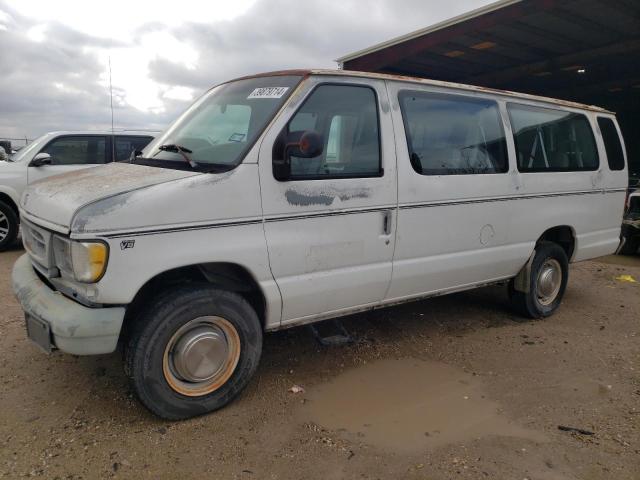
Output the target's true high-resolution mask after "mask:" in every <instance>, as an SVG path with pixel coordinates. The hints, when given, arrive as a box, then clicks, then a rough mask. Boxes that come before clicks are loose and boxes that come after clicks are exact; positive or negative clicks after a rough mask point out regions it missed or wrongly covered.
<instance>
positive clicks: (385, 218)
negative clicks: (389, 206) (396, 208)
mask: <svg viewBox="0 0 640 480" xmlns="http://www.w3.org/2000/svg"><path fill="white" fill-rule="evenodd" d="M382 233H384V234H385V235H391V211H390V210H385V212H384V213H383V214H382Z"/></svg>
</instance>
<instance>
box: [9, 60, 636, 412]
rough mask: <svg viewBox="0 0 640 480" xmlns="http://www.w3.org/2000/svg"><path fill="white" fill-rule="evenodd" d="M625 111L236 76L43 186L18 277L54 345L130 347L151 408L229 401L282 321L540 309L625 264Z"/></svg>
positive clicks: (37, 328)
mask: <svg viewBox="0 0 640 480" xmlns="http://www.w3.org/2000/svg"><path fill="white" fill-rule="evenodd" d="M625 165H626V162H625V154H624V148H623V145H622V138H621V135H620V131H619V128H618V125H617V123H616V119H615V116H614V114H612V113H610V112H607V111H605V110H602V109H600V108H596V107H590V106H585V105H579V104H574V103H569V102H563V101H558V100H551V99H547V98H540V97H534V96H529V95H520V94H515V93H509V92H503V91H495V90H487V89H484V88H478V87H470V86H463V85H458V84H448V83H443V82H436V81H428V80H420V79H409V78H405V77H395V76H389V75H378V74H368V73H358V72H348V71H321V70H319V71H289V72H280V73H269V74H263V75H256V76H252V77H246V78H242V79H239V80H235V81H231V82H227V83H224V84H221V85H218V86H216V87H214V88H213V89H211V90H210V91H208V92H207V93H206V94H205V95H203V96H202V97H201V98H200V99H199V100H197V101H196V102H195V103H194V105H193V106H191V107H190V108H189V109H188V110H187V111H186V112H185V113H184V114H183V115H182V116H181V117H180V118H178V119H177V121H176V122H175V123H174V124H173V125H172V126H171V127H170V128H169V129H168V130H167V131H166V132H165V133H163V134H162V135H160V136H159V137H157V138H156V139H155V140H154V141H153V142H151V143H150V144H149V145H148V146H147V147H146V148H145V150H144V152H143V153H142V155H141V156H140V157H138V158H136V159H135V164H129V163H114V164H111V165H106V166H103V167H101V168H95V169H91V170H85V171H82V172H76V173H72V174H67V175H64V176H59V177H57V178H53V179H50V180H49V181H47V182H40V183H37V184H35V185H32V186H31V187H29V188H28V189H27V190H26V192H25V194H24V196H23V198H22V203H21V214H22V218H23V221H24V226H23V229H24V232H25V233H24V238H25V245H26V248H27V251H28V255H24V256H23V257H21V258H20V259H19V260H18V261H17V263H16V265H15V267H14V271H13V284H14V290H15V292H16V294H17V297H18V299H19V301H20V303H21V305H22V307H23V309H24V311H25V313H26V324H27V329H28V332H29V336H30V337H31V339H33V340H34V341H35V342H36V343H37V344H38V345H40V346H41V347H42V348H43V349H45V350H46V351H51V350H52V349H53V348H58V349H60V350H62V351H65V352H69V353H72V354H76V355H88V354H103V353H109V352H112V351H113V350H114V349H115V348H116V346H117V344H118V342H119V341H120V342H121V344H122V345H123V348H124V354H125V370H126V372H127V374H128V375H129V377H130V379H131V382H132V385H133V388H134V390H135V391H136V393H137V394H138V397H139V398H140V400H141V401H142V403H143V404H144V405H146V406H147V407H148V408H149V409H150V410H151V411H153V412H154V413H156V414H157V415H159V416H161V417H164V418H168V419H182V418H187V417H190V416H193V415H198V414H203V413H206V412H210V411H212V410H215V409H217V408H220V407H222V406H223V405H225V404H227V403H228V402H230V401H231V400H232V399H233V398H234V397H235V396H236V395H238V393H239V392H240V391H241V390H242V389H243V388H244V387H245V385H246V384H247V382H248V381H249V379H250V378H251V376H252V375H253V373H254V371H255V369H256V367H257V365H258V361H259V358H260V354H261V349H262V338H263V333H264V332H265V331H273V330H278V329H282V328H286V327H292V326H296V325H302V324H305V323H309V322H315V321H319V320H323V319H327V318H332V317H338V316H341V315H346V314H351V313H354V312H360V311H365V310H369V309H373V308H378V307H383V306H387V305H393V304H397V303H400V302H404V301H409V300H414V299H419V298H424V297H428V296H431V295H440V294H444V293H449V292H457V291H461V290H466V289H471V288H474V287H478V286H483V285H487V284H492V283H501V282H504V283H507V282H509V284H510V293H511V297H512V300H513V303H514V305H515V307H516V308H517V309H518V311H519V312H521V313H522V314H523V315H525V316H527V317H532V318H541V317H546V316H549V315H551V314H552V313H553V312H554V311H555V310H556V309H557V308H558V307H559V305H560V302H561V300H562V297H563V294H564V291H565V288H566V286H567V278H568V273H569V270H568V264H569V262H577V261H580V260H586V259H589V258H594V257H598V256H601V255H607V254H610V253H613V252H614V251H615V250H616V248H617V247H618V244H619V240H620V225H621V221H622V213H623V208H624V201H625V190H626V187H627V172H626V166H625Z"/></svg>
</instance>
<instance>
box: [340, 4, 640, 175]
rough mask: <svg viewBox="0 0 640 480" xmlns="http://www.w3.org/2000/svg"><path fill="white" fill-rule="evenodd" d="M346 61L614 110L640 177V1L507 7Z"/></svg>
mask: <svg viewBox="0 0 640 480" xmlns="http://www.w3.org/2000/svg"><path fill="white" fill-rule="evenodd" d="M337 61H338V62H339V63H340V64H341V66H342V68H344V69H345V70H363V71H368V72H384V73H393V74H402V75H412V76H418V77H426V78H432V79H437V80H447V81H454V82H460V83H468V84H472V85H482V86H487V87H493V88H501V89H506V90H514V91H518V92H525V93H534V94H540V95H545V96H550V97H555V98H561V99H567V100H576V101H579V102H582V103H588V104H592V105H598V106H602V107H605V108H607V109H609V110H612V111H615V112H617V114H618V119H619V122H620V125H621V128H622V130H623V133H624V136H625V141H626V143H627V153H628V157H629V163H630V169H629V170H630V173H631V174H632V175H635V176H636V177H637V176H640V131H639V129H638V125H639V124H640V1H638V0H502V1H499V2H496V3H493V4H491V5H488V6H486V7H483V8H480V9H478V10H474V11H472V12H469V13H467V14H465V15H462V16H459V17H456V18H453V19H451V20H447V21H445V22H442V23H439V24H437V25H433V26H431V27H428V28H425V29H422V30H418V31H416V32H413V33H409V34H407V35H404V36H402V37H398V38H395V39H392V40H389V41H387V42H384V43H381V44H379V45H374V46H372V47H370V48H367V49H365V50H361V51H359V52H355V53H352V54H349V55H346V56H344V57H342V58H339V59H338V60H337Z"/></svg>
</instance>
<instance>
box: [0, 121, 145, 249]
mask: <svg viewBox="0 0 640 480" xmlns="http://www.w3.org/2000/svg"><path fill="white" fill-rule="evenodd" d="M153 136H154V133H150V132H139V131H129V130H116V131H111V130H109V131H66V132H50V133H46V134H44V135H42V136H41V137H39V138H38V139H37V140H34V141H33V142H31V143H30V144H29V145H26V146H25V147H23V148H21V149H20V150H18V151H17V152H15V153H13V154H11V155H9V156H8V159H7V160H6V161H3V162H0V251H3V250H6V249H7V248H9V247H10V246H11V245H12V244H13V242H14V240H15V239H16V236H17V235H18V225H19V223H20V216H19V211H18V205H19V203H20V196H21V195H22V192H23V191H24V189H25V188H26V187H27V185H29V184H30V183H33V182H35V181H37V180H42V179H43V178H47V177H50V176H52V175H59V174H61V173H66V172H70V171H72V170H78V169H81V168H87V167H92V166H95V165H100V164H104V163H109V162H112V161H121V160H125V159H127V158H129V156H130V155H131V152H132V151H134V150H136V151H138V150H142V149H143V148H144V147H145V146H146V145H147V144H148V143H149V142H150V141H151V140H152V139H153Z"/></svg>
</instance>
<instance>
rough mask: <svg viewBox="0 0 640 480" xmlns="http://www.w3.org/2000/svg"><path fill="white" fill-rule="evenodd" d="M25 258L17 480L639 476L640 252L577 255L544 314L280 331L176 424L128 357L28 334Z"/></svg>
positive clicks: (3, 289) (471, 305) (7, 404)
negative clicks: (253, 370)
mask: <svg viewBox="0 0 640 480" xmlns="http://www.w3.org/2000/svg"><path fill="white" fill-rule="evenodd" d="M21 254H22V251H21V250H14V251H11V252H5V253H2V254H0V308H1V313H0V385H1V387H0V477H2V478H20V477H29V476H34V477H43V478H58V479H79V478H84V479H93V478H136V479H137V478H141V479H143V478H163V479H164V478H180V479H192V478H193V479H207V478H212V479H217V478H224V479H281V478H282V479H323V480H327V479H340V478H358V479H402V478H408V479H436V480H437V479H450V478H468V479H478V478H480V479H481V478H488V479H518V480H522V479H531V480H537V479H549V480H551V479H585V480H586V479H617V480H625V479H634V480H637V479H640V348H639V347H640V345H639V342H640V313H639V312H640V283H631V282H625V281H621V280H616V279H615V278H616V277H618V276H620V275H632V276H633V277H635V279H636V280H638V282H640V259H639V258H638V257H636V258H634V259H631V258H629V257H627V258H620V257H618V258H613V259H605V261H595V262H585V263H580V264H576V265H574V266H572V269H571V274H570V282H569V287H568V289H567V293H566V296H565V300H564V302H563V305H562V306H561V308H560V310H559V311H558V313H557V314H556V315H555V316H553V317H552V318H549V319H546V320H544V321H534V322H530V321H529V322H522V321H519V320H518V317H516V316H515V315H514V314H513V313H512V312H511V310H510V309H509V306H508V303H507V297H506V293H505V289H504V288H502V287H491V288H485V289H481V290H476V291H472V292H467V293H462V294H456V295H451V296H446V297H439V298H435V299H430V300H426V301H421V302H417V303H413V304H407V305H404V306H400V307H394V308H388V309H384V310H378V311H376V312H373V313H367V314H361V315H356V316H352V317H350V318H348V319H347V320H346V321H345V322H344V323H345V326H346V327H347V328H348V329H349V330H350V331H351V332H352V333H353V334H354V335H355V337H356V338H357V339H358V342H357V343H356V344H352V345H349V346H342V347H332V348H324V347H319V346H318V344H317V343H316V342H315V340H314V338H313V337H312V335H311V334H310V332H309V330H308V329H307V328H304V327H303V328H296V329H292V330H288V331H283V332H279V333H274V334H269V335H267V336H266V339H265V346H264V354H263V358H262V363H261V365H260V367H259V369H258V372H257V374H256V377H255V378H254V379H253V381H252V382H251V383H250V385H249V387H248V388H247V390H246V391H245V392H244V393H243V394H242V395H241V397H240V398H238V399H237V400H236V401H235V402H234V403H233V404H232V405H230V406H228V407H227V408H225V409H223V410H221V411H219V412H217V413H214V414H211V415H208V416H204V417H200V418H196V419H193V420H189V421H185V422H178V423H171V422H166V421H162V420H160V419H158V418H156V417H154V416H152V415H151V414H149V413H148V412H147V411H146V410H145V409H144V408H143V407H141V406H140V404H139V403H138V402H137V401H136V399H135V397H134V396H133V395H132V393H131V391H130V389H129V387H128V384H127V382H126V379H125V377H124V375H123V373H122V367H121V362H120V356H119V355H118V354H114V355H111V356H107V357H80V358H78V357H73V356H70V355H63V354H53V355H51V356H46V355H45V354H43V353H41V352H40V351H39V350H38V349H37V348H36V347H35V346H33V345H31V344H30V343H29V341H28V340H27V339H26V338H25V331H24V326H23V318H22V312H21V310H20V308H19V307H18V305H17V303H16V301H15V300H14V297H13V293H12V292H11V287H10V270H11V267H12V265H13V262H14V261H15V260H16V259H17V258H18V256H19V255H21ZM293 385H298V386H301V387H303V388H304V390H305V391H304V392H302V393H297V394H294V393H292V392H290V391H289V389H290V388H291V387H292V386H293ZM558 426H567V427H574V428H579V429H582V430H585V431H586V432H585V433H589V432H593V435H588V434H585V433H577V432H572V431H562V430H559V429H558Z"/></svg>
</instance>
